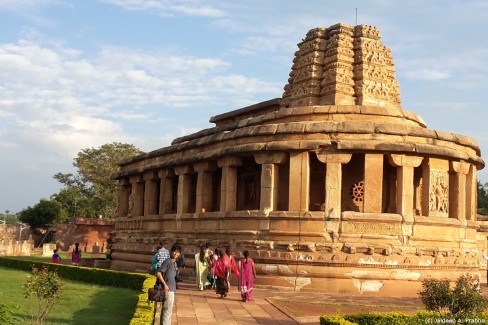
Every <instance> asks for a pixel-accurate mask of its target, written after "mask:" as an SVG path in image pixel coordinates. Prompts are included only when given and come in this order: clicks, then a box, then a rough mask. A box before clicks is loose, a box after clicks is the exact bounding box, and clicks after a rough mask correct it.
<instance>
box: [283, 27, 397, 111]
mask: <svg viewBox="0 0 488 325" xmlns="http://www.w3.org/2000/svg"><path fill="white" fill-rule="evenodd" d="M380 38H381V36H380V31H379V30H378V29H377V28H375V27H373V26H365V25H360V26H356V27H352V26H349V25H345V24H337V25H334V26H331V27H329V28H323V27H320V28H316V29H312V30H311V31H309V32H308V33H307V36H306V37H305V39H304V40H303V42H301V43H300V44H298V47H299V50H298V51H297V52H296V53H295V59H294V60H293V66H292V71H291V73H290V78H289V79H288V84H287V85H286V86H285V93H284V94H283V101H282V105H284V106H287V107H292V106H307V105H374V106H380V107H390V108H398V107H399V105H400V89H399V86H398V82H397V81H396V79H395V68H394V67H393V58H392V55H391V51H390V49H388V48H387V47H386V46H384V45H383V44H382V43H381V42H380Z"/></svg>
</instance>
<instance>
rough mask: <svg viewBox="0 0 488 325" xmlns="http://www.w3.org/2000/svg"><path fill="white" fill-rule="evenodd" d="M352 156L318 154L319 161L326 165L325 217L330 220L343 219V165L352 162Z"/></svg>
mask: <svg viewBox="0 0 488 325" xmlns="http://www.w3.org/2000/svg"><path fill="white" fill-rule="evenodd" d="M351 157H352V154H348V153H346V154H334V153H331V154H324V153H317V158H318V159H319V161H321V162H323V163H325V164H326V172H325V209H324V210H325V216H326V218H328V219H340V218H341V196H342V165H343V164H347V163H348V162H349V161H350V160H351Z"/></svg>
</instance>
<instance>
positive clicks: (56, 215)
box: [19, 199, 68, 229]
mask: <svg viewBox="0 0 488 325" xmlns="http://www.w3.org/2000/svg"><path fill="white" fill-rule="evenodd" d="M67 219H68V216H67V214H66V211H64V210H63V208H62V206H61V203H59V202H57V201H55V200H45V199H41V200H40V201H39V203H37V204H36V205H35V206H33V207H27V208H26V209H24V210H22V211H20V212H19V220H20V221H22V222H25V223H28V224H29V225H30V226H31V227H33V228H41V229H48V228H50V227H52V226H55V225H56V224H58V223H61V222H64V221H66V220H67Z"/></svg>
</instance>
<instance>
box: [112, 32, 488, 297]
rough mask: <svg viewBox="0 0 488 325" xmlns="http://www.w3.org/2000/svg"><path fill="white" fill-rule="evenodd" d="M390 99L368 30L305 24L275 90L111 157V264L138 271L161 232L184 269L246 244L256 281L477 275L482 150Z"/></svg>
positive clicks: (361, 281)
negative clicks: (207, 246)
mask: <svg viewBox="0 0 488 325" xmlns="http://www.w3.org/2000/svg"><path fill="white" fill-rule="evenodd" d="M400 103H401V101H400V91H399V85H398V82H397V81H396V78H395V69H394V63H393V58H392V55H391V52H390V50H389V49H388V48H387V47H385V46H384V45H383V44H382V43H381V41H380V31H379V30H378V29H377V28H375V27H372V26H365V25H360V26H350V25H345V24H337V25H334V26H331V27H329V28H323V27H320V28H315V29H312V30H310V31H309V32H308V33H307V35H306V37H305V38H304V39H303V41H302V42H301V43H299V44H298V51H297V52H296V53H295V58H294V59H293V65H292V69H291V73H290V78H289V79H288V84H287V85H286V86H285V92H284V94H283V97H282V98H277V99H271V100H269V101H266V102H262V103H257V104H255V105H252V106H249V107H244V108H241V109H238V110H234V111H230V112H227V113H224V114H221V115H218V116H214V117H212V118H211V119H210V122H212V123H214V124H215V126H214V127H212V128H209V129H204V130H202V131H199V132H197V133H194V134H191V135H188V136H184V137H181V138H178V139H175V140H174V141H173V142H172V144H171V146H169V147H165V148H161V149H157V150H154V151H152V152H149V153H145V154H142V155H139V156H137V157H133V158H131V159H128V160H125V161H123V162H121V163H120V172H119V173H117V174H116V175H115V176H114V177H115V179H117V180H118V182H119V206H118V215H117V217H116V219H115V220H116V221H115V228H116V237H115V243H114V245H113V254H112V256H113V262H112V268H113V269H124V270H133V271H134V270H135V271H146V270H147V269H148V266H149V264H150V261H151V257H152V255H153V253H154V251H155V248H156V246H157V245H158V243H159V242H160V241H161V240H165V241H168V242H169V243H172V242H174V241H179V242H180V243H182V245H183V246H184V253H185V255H186V256H187V268H186V269H185V270H184V271H183V272H184V273H186V275H188V276H192V274H193V272H194V271H193V268H192V267H193V265H194V260H193V259H192V258H191V257H192V256H193V254H195V253H197V252H198V246H199V245H200V244H202V243H206V242H210V243H211V245H212V247H224V246H227V245H230V246H232V247H233V250H234V251H235V252H236V253H237V256H239V255H240V254H241V253H242V251H244V250H246V249H247V250H249V251H250V253H251V257H252V258H253V259H254V260H255V262H256V269H257V273H258V278H257V279H256V283H257V284H258V285H263V286H275V287H286V288H290V289H300V290H325V291H335V292H350V293H353V292H373V293H388V294H402V295H403V294H408V293H410V294H414V295H415V294H416V291H417V290H418V288H419V287H420V281H421V280H422V279H423V278H425V277H427V276H434V277H441V278H444V277H448V278H449V279H452V280H455V279H456V278H457V277H458V276H459V275H461V274H465V273H468V272H469V273H472V274H474V275H475V276H479V274H480V271H481V270H482V266H483V265H484V264H483V263H484V259H483V258H482V257H480V254H481V249H482V247H485V245H486V235H483V233H481V232H479V231H478V228H479V225H478V222H477V219H476V218H477V216H476V172H477V170H479V169H481V168H483V167H484V162H483V160H482V159H481V157H480V150H479V147H478V145H477V143H476V142H475V141H474V140H473V139H470V138H468V137H466V136H463V135H457V134H452V133H446V132H441V131H435V130H431V129H428V128H427V127H426V125H425V123H424V122H423V120H422V119H421V118H420V117H419V116H417V115H416V114H414V113H410V112H408V111H405V110H403V109H402V107H401V106H400ZM168 246H169V245H168ZM482 260H483V261H482Z"/></svg>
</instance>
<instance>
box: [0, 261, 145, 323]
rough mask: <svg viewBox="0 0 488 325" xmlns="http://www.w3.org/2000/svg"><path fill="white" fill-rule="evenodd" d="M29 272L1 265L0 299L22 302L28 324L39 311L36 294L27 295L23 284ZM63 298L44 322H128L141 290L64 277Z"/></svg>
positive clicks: (8, 301) (3, 301) (13, 302)
mask: <svg viewBox="0 0 488 325" xmlns="http://www.w3.org/2000/svg"><path fill="white" fill-rule="evenodd" d="M29 274H30V273H29V272H25V271H19V270H15V269H10V268H2V267H0V302H1V303H4V304H7V305H19V306H20V310H19V312H18V313H19V314H21V315H22V316H23V317H24V318H25V322H24V323H25V324H28V323H29V321H30V317H31V315H34V314H36V313H37V309H36V307H37V306H36V301H35V298H34V297H28V298H25V297H24V290H23V288H22V285H23V284H24V283H25V281H26V279H27V276H28V275H29ZM63 283H64V290H63V293H62V298H61V301H60V302H59V303H58V305H56V306H55V307H54V308H53V310H52V311H51V312H50V313H49V315H48V316H47V318H46V321H45V324H79V325H81V324H83V325H85V324H99V325H102V324H129V321H130V319H131V318H132V315H133V314H134V310H135V307H136V303H137V299H138V294H139V293H138V292H136V291H134V290H131V289H125V288H115V287H103V286H97V285H91V284H87V283H83V282H75V281H67V280H63Z"/></svg>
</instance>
